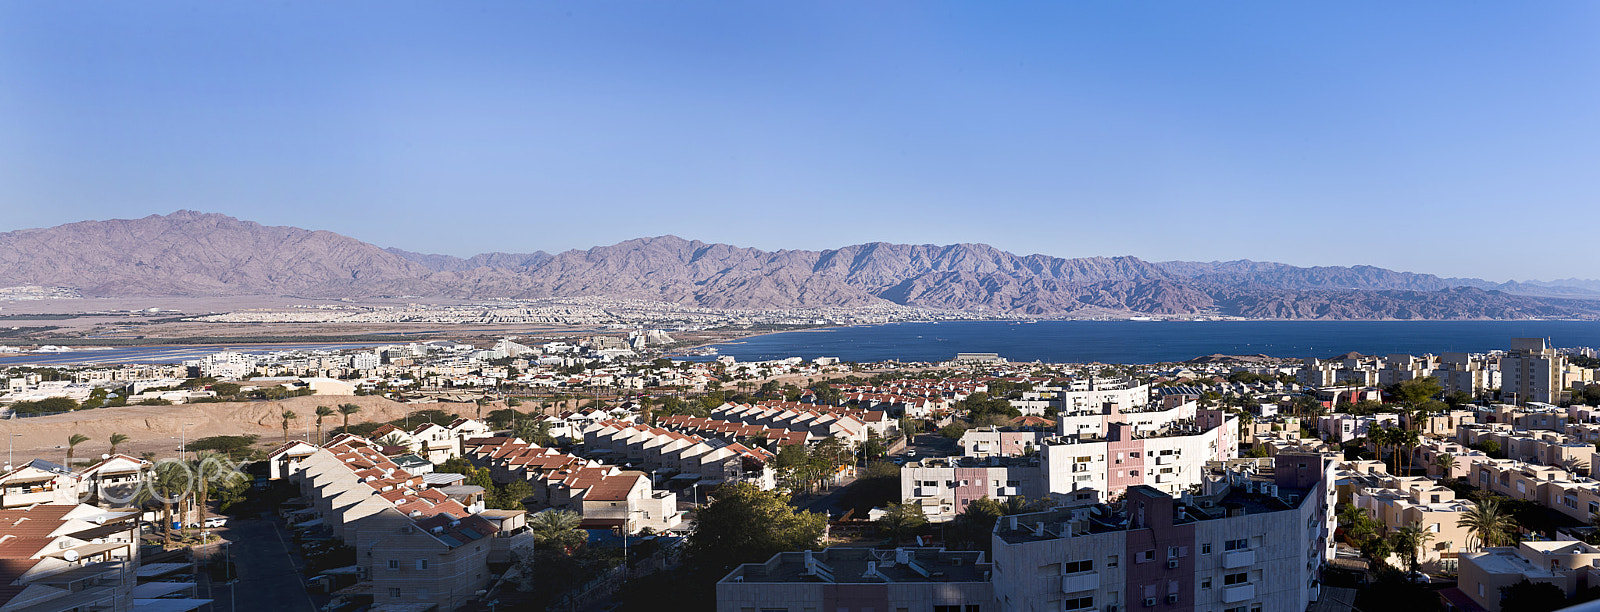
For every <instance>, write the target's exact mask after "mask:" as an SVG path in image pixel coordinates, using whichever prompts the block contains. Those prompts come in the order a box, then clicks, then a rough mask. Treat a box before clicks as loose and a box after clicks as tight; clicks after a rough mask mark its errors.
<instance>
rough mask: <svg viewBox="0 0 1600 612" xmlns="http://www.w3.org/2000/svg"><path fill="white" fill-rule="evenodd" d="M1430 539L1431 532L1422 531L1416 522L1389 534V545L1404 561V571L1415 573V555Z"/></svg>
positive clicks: (1419, 524)
mask: <svg viewBox="0 0 1600 612" xmlns="http://www.w3.org/2000/svg"><path fill="white" fill-rule="evenodd" d="M1432 539H1433V532H1431V531H1428V530H1427V529H1423V528H1422V524H1421V523H1418V522H1416V521H1412V522H1411V524H1409V525H1405V526H1403V527H1401V528H1399V529H1396V530H1395V531H1394V533H1392V534H1389V544H1390V545H1391V546H1393V547H1394V550H1395V552H1398V553H1400V557H1401V558H1403V559H1405V561H1406V569H1409V570H1411V571H1413V572H1415V571H1417V565H1418V564H1417V553H1418V552H1419V551H1420V550H1421V549H1422V547H1424V546H1427V544H1428V541H1429V540H1432Z"/></svg>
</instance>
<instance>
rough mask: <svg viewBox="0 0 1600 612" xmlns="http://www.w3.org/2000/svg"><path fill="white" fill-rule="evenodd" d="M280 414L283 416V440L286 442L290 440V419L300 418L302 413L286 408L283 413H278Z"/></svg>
mask: <svg viewBox="0 0 1600 612" xmlns="http://www.w3.org/2000/svg"><path fill="white" fill-rule="evenodd" d="M278 416H281V417H283V441H284V442H288V441H289V421H293V420H295V419H298V418H300V415H298V414H295V413H294V411H293V410H285V411H283V414H281V415H278Z"/></svg>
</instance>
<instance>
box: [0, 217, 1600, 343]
mask: <svg viewBox="0 0 1600 612" xmlns="http://www.w3.org/2000/svg"><path fill="white" fill-rule="evenodd" d="M1470 280H1472V279H1466V280H1462V279H1441V278H1438V277H1436V276H1432V275H1428V274H1412V273H1406V272H1394V271H1391V270H1385V269H1382V268H1374V267H1370V266H1356V267H1350V268H1344V267H1315V268H1299V267H1295V266H1289V265H1285V264H1277V263H1267V262H1251V261H1235V262H1212V263H1198V262H1163V263H1151V262H1147V261H1144V260H1141V259H1138V258H1135V257H1086V258H1077V259H1063V258H1058V257H1049V256H1045V255H1015V254H1012V253H1007V252H1005V251H1001V250H998V249H995V248H994V247H991V246H988V245H982V244H955V245H945V246H936V245H904V244H887V243H870V244H861V245H853V246H847V247H843V248H839V249H829V250H823V251H799V250H784V251H762V250H759V249H752V248H743V247H736V246H731V245H726V244H710V243H704V242H700V241H695V240H684V239H682V238H678V237H676V236H661V237H655V238H639V239H635V240H629V241H626V242H621V243H618V244H614V245H609V246H600V247H594V248H591V249H586V250H572V251H566V252H563V253H558V254H554V255H551V254H549V253H545V252H543V251H534V252H531V253H520V254H518V253H485V254H481V255H475V256H473V257H469V258H465V259H463V258H460V257H453V256H449V255H430V254H423V253H415V252H411V251H405V250H401V249H395V248H389V249H384V248H379V247H376V246H373V245H371V244H367V243H365V242H361V241H359V240H355V239H352V238H348V237H345V236H341V235H339V234H335V233H332V232H326V231H310V230H303V229H299V228H293V227H270V226H264V225H260V224H257V223H253V222H249V221H241V220H238V219H234V218H232V217H228V216H224V215H218V214H205V213H198V212H193V211H179V212H176V213H173V214H171V215H164V216H162V215H152V216H149V217H145V218H142V219H132V220H112V221H85V222H81V223H72V224H68V225H62V226H58V227H54V228H47V229H32V230H21V231H15V232H9V233H4V234H0V286H9V285H43V286H59V287H70V288H73V289H76V290H78V291H81V292H83V293H84V294H85V295H90V296H109V295H175V296H209V295H244V294H280V295H283V294H287V295H303V296H308V297H366V296H381V295H417V296H438V297H455V298H487V297H509V298H541V297H572V296H609V297H617V298H634V299H648V300H661V301H668V302H675V303H682V304H694V305H699V306H704V307H711V308H732V309H755V308H810V307H825V306H845V307H850V306H872V305H882V304H890V303H893V304H903V305H908V306H917V307H926V308H935V309H944V310H962V311H973V312H984V313H993V314H1022V315H1031V316H1056V315H1102V314H1106V315H1118V314H1130V313H1145V314H1171V315H1182V314H1196V313H1207V314H1220V315H1239V316H1249V317H1263V318H1285V319H1373V318H1382V319H1484V318H1496V319H1521V318H1531V317H1540V318H1555V317H1582V318H1600V301H1591V300H1585V299H1571V298H1569V297H1551V296H1562V295H1566V296H1589V295H1600V290H1594V289H1589V288H1587V287H1586V286H1583V285H1582V284H1581V282H1577V281H1575V282H1573V283H1571V284H1568V285H1559V286H1546V285H1544V284H1535V283H1520V284H1517V287H1519V288H1529V287H1532V288H1536V290H1538V291H1542V292H1544V293H1543V294H1542V295H1544V297H1534V296H1529V295H1517V294H1515V293H1513V292H1511V291H1507V290H1502V289H1500V288H1499V286H1497V285H1495V284H1494V283H1488V282H1487V281H1477V282H1478V283H1481V284H1483V285H1484V286H1477V285H1473V284H1470V283H1469V282H1467V281H1470ZM1528 290H1529V291H1533V290H1535V289H1528Z"/></svg>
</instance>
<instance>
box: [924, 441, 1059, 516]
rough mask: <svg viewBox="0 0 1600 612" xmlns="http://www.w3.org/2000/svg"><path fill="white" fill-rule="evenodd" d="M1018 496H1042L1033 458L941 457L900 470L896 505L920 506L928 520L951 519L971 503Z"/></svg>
mask: <svg viewBox="0 0 1600 612" xmlns="http://www.w3.org/2000/svg"><path fill="white" fill-rule="evenodd" d="M1016 496H1021V497H1023V498H1024V499H1029V500H1034V499H1039V498H1041V497H1044V478H1043V474H1042V470H1041V466H1040V462H1039V460H1038V459H1037V458H1034V459H1020V458H999V457H990V458H987V459H982V460H980V459H975V458H970V457H943V458H933V459H923V460H921V461H913V462H911V463H908V464H906V465H905V467H903V468H901V469H900V503H903V504H917V505H920V506H922V512H923V514H926V515H927V517H928V520H929V521H931V522H935V523H942V522H945V521H949V520H952V519H954V518H955V517H956V515H958V514H960V513H962V512H963V511H965V510H966V509H967V505H968V504H971V503H972V502H974V501H977V500H979V499H982V498H984V497H988V498H990V499H994V500H999V501H1004V500H1005V499H1006V498H1009V497H1016Z"/></svg>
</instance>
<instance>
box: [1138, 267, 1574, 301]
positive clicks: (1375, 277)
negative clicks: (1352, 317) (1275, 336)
mask: <svg viewBox="0 0 1600 612" xmlns="http://www.w3.org/2000/svg"><path fill="white" fill-rule="evenodd" d="M1156 265H1157V266H1160V267H1161V269H1163V270H1166V271H1167V272H1170V273H1172V274H1173V275H1175V276H1178V277H1181V278H1187V279H1191V280H1195V281H1200V282H1203V283H1210V284H1218V285H1224V286H1230V287H1271V288H1277V289H1305V290H1320V289H1334V290H1344V289H1356V290H1399V291H1443V290H1446V289H1453V288H1457V287H1472V288H1476V289H1484V290H1490V291H1504V292H1506V293H1515V294H1518V295H1533V296H1551V297H1600V281H1584V280H1578V279H1567V280H1565V281H1553V282H1548V283H1547V282H1542V281H1529V282H1517V281H1511V282H1506V283H1496V282H1492V281H1486V280H1482V279H1476V278H1440V277H1437V276H1434V275H1432V274H1414V273H1411V272H1396V271H1394V270H1387V269H1384V268H1376V267H1373V266H1352V267H1348V268H1347V267H1342V266H1316V267H1311V268H1301V267H1297V266H1291V265H1287V264H1281V263H1271V262H1261V261H1250V260H1248V259H1241V260H1237V261H1213V262H1197V261H1164V262H1160V263H1158V264H1156Z"/></svg>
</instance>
